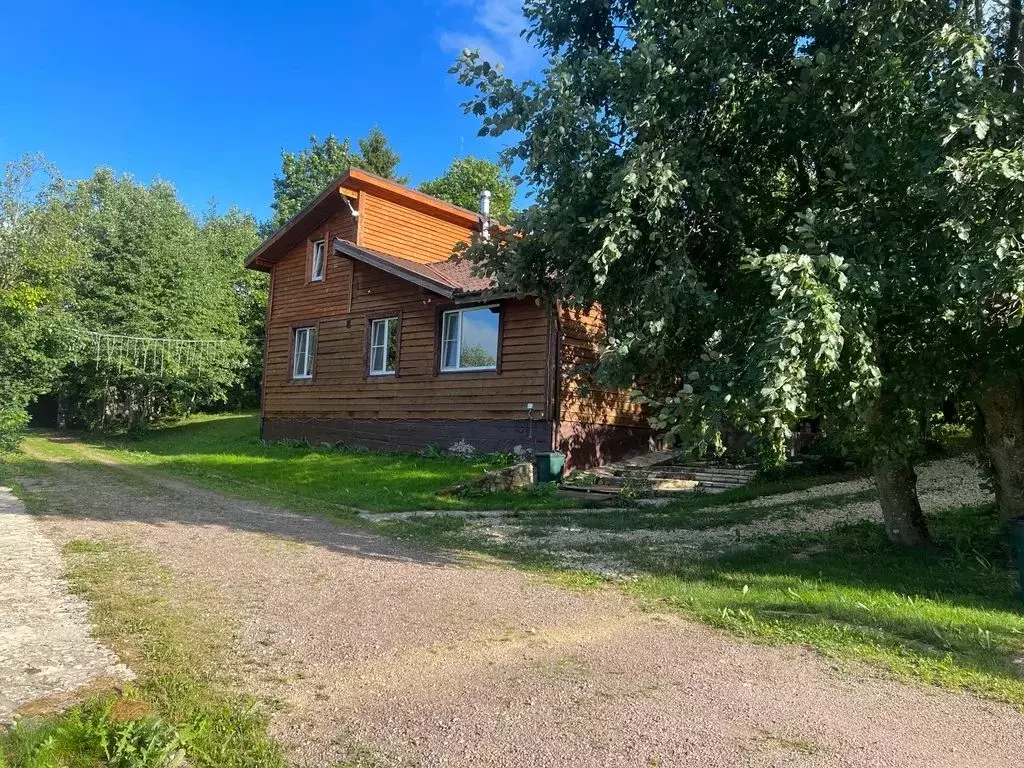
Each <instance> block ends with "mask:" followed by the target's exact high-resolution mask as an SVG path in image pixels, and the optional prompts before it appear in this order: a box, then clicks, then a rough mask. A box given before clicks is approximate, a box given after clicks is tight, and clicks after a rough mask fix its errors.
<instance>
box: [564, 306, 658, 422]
mask: <svg viewBox="0 0 1024 768" xmlns="http://www.w3.org/2000/svg"><path fill="white" fill-rule="evenodd" d="M559 324H560V332H559V337H560V338H559V343H560V345H561V350H560V352H561V354H560V355H559V365H558V377H559V381H558V391H559V396H560V398H559V399H560V401H561V404H560V409H559V415H558V418H559V421H561V422H566V423H570V422H574V423H583V424H611V425H615V426H620V427H646V426H647V419H646V418H645V417H644V414H643V410H642V409H641V408H640V406H638V405H636V404H634V403H631V402H630V400H629V396H628V395H627V394H626V393H625V392H616V391H609V390H602V389H598V388H597V387H595V386H593V376H592V374H591V373H590V372H589V371H587V370H586V368H585V366H587V365H590V364H592V363H595V362H597V360H598V358H599V357H600V349H601V346H600V345H601V344H602V343H603V340H604V319H603V316H602V314H601V310H600V308H597V307H594V308H591V309H590V310H589V311H587V312H584V311H582V310H575V309H566V308H564V307H562V308H560V310H559Z"/></svg>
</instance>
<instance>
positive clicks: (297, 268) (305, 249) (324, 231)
mask: <svg viewBox="0 0 1024 768" xmlns="http://www.w3.org/2000/svg"><path fill="white" fill-rule="evenodd" d="M335 237H342V238H344V239H346V240H355V237H356V230H355V222H354V221H353V219H352V216H351V214H349V213H348V211H345V212H343V213H337V214H335V215H334V216H331V217H330V218H329V219H327V220H325V221H323V222H321V223H320V224H319V225H318V226H316V227H315V228H314V229H313V230H311V231H310V233H309V236H308V237H307V238H306V239H304V240H303V241H302V242H301V243H300V244H298V245H296V246H294V247H293V248H292V249H291V250H290V251H289V252H288V255H287V256H285V257H284V258H283V259H281V260H280V261H279V262H277V264H275V265H274V269H273V271H272V272H271V290H270V298H269V305H270V306H269V309H270V313H269V318H270V322H272V323H276V324H278V325H280V324H282V323H286V324H287V323H292V322H297V321H304V320H315V319H316V318H320V317H328V316H331V315H337V314H339V313H340V312H345V311H347V310H348V304H349V300H350V296H351V285H350V281H351V279H352V262H351V260H349V259H346V258H344V257H342V256H338V255H337V254H335V253H334V248H333V247H331V242H332V241H333V239H334V238H335ZM321 239H323V240H325V241H326V251H327V267H326V270H325V272H324V279H323V280H321V281H319V282H311V281H310V279H309V277H310V258H311V251H312V243H313V242H314V241H316V240H321Z"/></svg>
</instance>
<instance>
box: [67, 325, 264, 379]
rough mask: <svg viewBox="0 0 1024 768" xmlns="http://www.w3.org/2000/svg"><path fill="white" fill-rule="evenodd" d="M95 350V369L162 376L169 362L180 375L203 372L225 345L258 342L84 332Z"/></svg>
mask: <svg viewBox="0 0 1024 768" xmlns="http://www.w3.org/2000/svg"><path fill="white" fill-rule="evenodd" d="M85 334H86V336H87V337H88V338H89V342H90V345H91V347H92V349H93V350H94V357H95V363H96V368H97V369H99V368H104V369H106V370H116V372H117V373H118V374H121V373H124V370H125V367H126V366H127V365H131V366H132V367H134V368H136V369H138V370H140V371H142V372H144V373H153V374H157V375H163V374H164V372H165V371H166V370H167V365H168V363H169V361H170V360H173V361H174V367H175V368H176V369H182V371H183V372H187V371H191V370H193V369H194V370H196V372H197V373H200V374H201V373H202V371H203V367H204V365H206V366H209V364H210V361H211V357H212V356H213V355H214V354H215V353H216V352H217V350H219V349H221V348H223V347H224V346H225V345H227V344H237V343H239V342H241V343H252V342H258V341H261V340H260V339H240V340H237V341H236V340H234V339H174V338H161V337H153V336H126V335H122V334H116V333H98V332H97V331H85Z"/></svg>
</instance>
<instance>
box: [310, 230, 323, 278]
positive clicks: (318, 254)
mask: <svg viewBox="0 0 1024 768" xmlns="http://www.w3.org/2000/svg"><path fill="white" fill-rule="evenodd" d="M326 255H327V252H326V243H325V241H323V240H317V241H316V242H315V243H313V260H312V264H311V266H310V270H309V272H310V274H309V279H310V280H313V281H314V282H316V281H320V280H323V279H324V267H325V266H326V264H327V258H326Z"/></svg>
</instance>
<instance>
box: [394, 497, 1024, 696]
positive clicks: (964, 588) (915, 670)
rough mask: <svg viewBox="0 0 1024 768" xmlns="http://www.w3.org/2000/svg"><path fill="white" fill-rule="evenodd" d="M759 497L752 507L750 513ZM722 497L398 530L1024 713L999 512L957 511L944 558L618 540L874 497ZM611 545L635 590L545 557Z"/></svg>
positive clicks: (872, 550) (1012, 584) (934, 521)
mask: <svg viewBox="0 0 1024 768" xmlns="http://www.w3.org/2000/svg"><path fill="white" fill-rule="evenodd" d="M747 493H749V491H746V492H745V493H744V494H742V495H743V496H744V499H746V495H747ZM722 496H725V494H722V495H721V496H710V497H699V496H695V497H691V498H690V499H687V500H686V501H685V502H683V503H681V504H679V505H677V506H675V507H669V508H667V509H665V510H661V511H652V510H643V512H632V513H615V512H605V513H598V512H594V513H590V512H586V513H579V514H573V515H565V514H558V513H552V514H550V515H540V514H529V513H524V514H523V515H521V516H520V517H519V518H517V519H516V520H513V521H511V522H517V523H518V524H521V525H523V526H524V538H522V539H520V540H518V541H517V542H516V543H515V544H514V545H509V544H496V543H494V541H493V540H490V539H487V538H486V537H484V536H482V535H480V534H479V533H478V532H477V531H476V529H475V528H474V526H473V525H472V523H471V522H467V521H463V520H457V519H454V518H450V517H448V518H433V519H421V520H411V521H405V522H402V523H399V522H394V523H389V524H388V525H387V530H388V531H389V532H390V533H391V534H392V535H396V536H400V537H407V538H414V539H419V540H421V541H425V542H429V543H431V544H433V545H435V546H447V547H460V548H462V549H467V550H475V551H479V552H485V553H487V554H489V555H492V556H495V555H496V556H501V557H504V558H507V559H508V560H510V561H511V562H514V563H516V564H518V565H520V566H524V567H530V568H535V569H538V570H540V571H541V572H543V573H546V574H548V575H551V576H554V577H556V578H557V580H558V581H559V582H560V583H565V584H568V585H570V586H574V587H594V586H604V587H607V586H609V585H614V586H616V587H618V588H621V589H624V590H625V591H627V592H628V593H629V594H631V595H633V596H635V597H636V598H638V600H639V601H640V604H641V605H642V606H644V607H645V608H646V609H648V610H654V611H666V610H667V611H675V612H680V613H683V614H685V615H687V616H689V617H691V618H694V619H697V620H700V621H702V622H705V623H707V624H710V625H713V626H715V627H719V628H721V629H723V630H728V631H729V632H732V633H735V634H738V635H741V636H743V637H746V638H749V639H752V640H755V641H759V642H769V643H798V644H804V645H809V646H811V647H814V648H816V649H817V650H818V651H820V652H821V653H823V654H824V655H826V656H828V657H829V658H832V659H836V660H841V661H844V662H848V661H859V662H865V663H867V664H869V665H872V666H873V667H875V668H876V669H879V670H881V671H884V672H885V673H888V674H893V675H896V676H898V677H900V678H903V679H906V680H913V681H917V682H923V683H928V684H935V685H939V686H942V687H946V688H951V689H963V690H968V691H973V692H975V693H978V694H981V695H983V696H987V697H990V698H992V699H996V700H1000V701H1005V702H1009V703H1012V704H1014V705H1016V706H1017V707H1020V708H1022V709H1024V617H1022V615H1021V596H1020V593H1019V590H1018V583H1017V572H1016V569H1015V567H1014V565H1013V558H1012V554H1011V551H1010V543H1009V539H1008V536H1007V532H1006V530H1005V528H1004V527H1003V526H1002V525H1001V524H1000V523H999V522H998V520H997V517H996V511H995V509H994V507H992V506H984V507H964V508H958V509H947V510H943V511H941V512H940V513H939V514H937V515H935V516H933V517H932V518H931V519H930V522H931V526H932V531H933V533H934V535H935V537H936V541H937V546H936V547H935V548H933V549H928V550H911V549H907V548H904V547H900V546H898V545H895V544H893V543H891V542H890V541H889V540H888V539H887V538H886V536H885V532H884V529H883V528H882V526H881V524H880V523H879V524H876V523H873V522H860V523H857V524H853V525H846V526H842V527H839V528H836V529H833V530H831V531H827V532H824V533H806V534H801V535H793V536H773V537H766V538H764V539H762V540H761V541H760V543H759V546H757V547H756V548H753V549H745V550H736V551H731V552H729V553H726V554H723V555H720V556H714V557H711V558H710V559H699V558H694V557H693V556H692V554H688V553H687V552H686V551H684V550H682V549H680V550H679V551H678V553H676V554H675V555H670V556H669V557H667V558H666V556H665V553H664V552H663V551H662V552H657V553H652V552H650V551H649V550H648V549H647V548H645V547H644V546H643V545H642V544H637V543H635V542H631V541H628V540H627V541H624V540H622V539H616V538H612V537H611V534H614V533H618V532H624V531H629V530H635V529H641V528H642V529H656V530H671V529H679V530H689V531H695V530H696V531H699V530H708V529H710V528H711V527H714V526H712V523H715V524H716V525H717V526H719V527H721V528H723V529H725V530H728V529H729V528H730V526H733V525H737V524H743V523H747V522H750V521H751V515H753V514H756V515H758V516H761V517H774V518H776V519H778V518H780V517H791V516H793V515H795V514H796V513H798V512H802V511H806V510H807V509H809V508H811V507H814V506H817V507H819V508H823V507H826V506H833V505H837V504H841V503H842V504H845V503H850V502H851V501H863V500H866V499H868V498H871V497H872V496H873V491H867V492H856V493H852V494H841V495H838V496H833V497H827V498H821V499H817V500H808V501H807V502H801V503H800V504H797V505H788V506H787V505H781V504H780V505H778V506H774V507H773V506H767V507H759V508H749V507H748V508H742V507H740V508H725V507H724V506H723V504H724V500H723V498H722ZM569 525H571V526H577V527H581V528H586V529H588V530H590V531H601V530H604V531H608V532H609V534H610V536H609V539H607V540H598V541H596V542H593V543H589V544H579V543H574V544H573V549H574V550H580V549H583V550H585V551H590V552H593V553H598V554H603V553H612V554H613V555H614V557H615V559H616V560H617V561H619V562H626V563H628V564H629V566H630V567H631V568H632V569H633V570H634V572H635V574H636V576H635V578H631V579H626V580H609V579H605V578H601V577H598V576H595V575H593V574H589V573H584V572H578V571H567V570H564V568H562V567H560V566H559V562H560V559H559V553H557V552H550V551H549V550H548V549H547V548H548V547H550V546H551V545H550V542H544V543H543V544H542V545H540V546H542V547H543V548H540V546H538V547H533V546H531V544H532V541H533V538H532V537H536V536H540V535H544V534H545V533H547V532H549V531H551V530H552V529H553V528H554V527H564V526H569Z"/></svg>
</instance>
